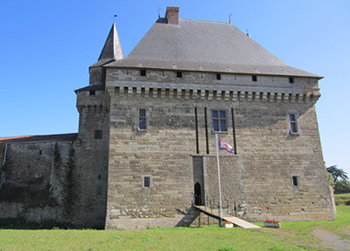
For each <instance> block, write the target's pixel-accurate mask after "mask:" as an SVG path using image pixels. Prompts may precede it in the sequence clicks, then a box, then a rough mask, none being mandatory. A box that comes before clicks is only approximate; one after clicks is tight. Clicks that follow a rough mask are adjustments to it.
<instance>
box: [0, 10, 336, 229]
mask: <svg viewBox="0 0 350 251" xmlns="http://www.w3.org/2000/svg"><path fill="white" fill-rule="evenodd" d="M89 72H90V83H89V85H88V86H87V87H84V88H81V89H78V90H76V91H75V92H76V94H77V103H76V106H77V110H78V112H79V131H78V133H73V134H63V135H44V136H25V137H11V138H0V158H1V161H2V162H1V179H0V217H1V218H24V219H25V220H27V221H29V222H39V223H41V222H52V224H61V225H66V226H72V227H90V228H105V229H115V228H122V229H144V228H152V227H171V226H195V225H200V224H203V223H205V224H207V223H208V224H209V223H210V219H208V218H207V217H204V216H203V213H201V212H199V211H197V210H196V209H195V208H194V207H193V205H206V206H208V207H210V208H216V207H218V203H219V199H218V198H219V195H218V194H219V186H218V173H217V156H216V148H217V145H216V140H215V139H216V136H215V135H218V136H219V137H220V138H221V139H222V140H223V141H225V142H227V143H228V144H230V145H231V146H233V148H234V153H230V152H226V151H220V171H221V190H222V202H223V207H224V210H225V211H226V212H227V213H229V214H232V215H238V216H239V217H242V218H243V219H246V220H248V221H262V220H264V219H266V218H275V219H278V220H282V221H301V220H332V219H333V211H332V197H331V193H330V190H329V186H328V184H327V179H326V171H325V166H324V161H323V156H322V149H321V144H320V138H319V130H318V125H317V118H316V110H315V104H316V102H317V100H318V99H319V97H320V91H319V85H318V81H319V80H320V79H321V78H322V77H320V76H318V75H315V74H312V73H309V72H305V71H302V70H299V69H296V68H293V67H290V66H288V65H287V64H285V63H284V62H282V61H281V60H280V59H278V58H277V57H275V56H274V55H272V54H271V53H270V52H268V51H267V50H265V49H264V48H263V47H261V46H260V45H259V44H257V43H256V42H255V41H253V40H252V39H251V38H250V37H249V36H248V35H247V34H244V33H243V32H241V31H240V30H238V29H237V28H236V27H235V26H234V25H232V24H229V23H219V22H210V21H197V20H188V19H180V18H179V8H178V7H168V8H167V10H166V14H165V17H164V18H163V17H160V18H159V19H158V20H157V21H156V23H155V24H154V25H153V26H152V27H151V29H150V30H149V31H148V32H147V34H146V35H145V36H144V37H143V38H142V40H141V41H140V42H139V43H138V44H137V46H136V47H135V48H134V49H133V50H132V52H131V53H130V54H129V55H128V56H127V57H125V58H124V55H123V51H122V47H121V44H120V41H119V37H118V34H117V30H116V26H115V24H113V26H112V28H111V30H110V32H109V34H108V37H107V40H106V42H105V44H104V47H103V49H102V52H101V55H100V57H99V59H98V61H97V62H96V63H95V64H93V65H92V66H90V68H89Z"/></svg>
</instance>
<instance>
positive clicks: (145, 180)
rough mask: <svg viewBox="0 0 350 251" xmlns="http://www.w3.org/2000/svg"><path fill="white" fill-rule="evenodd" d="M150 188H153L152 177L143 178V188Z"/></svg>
mask: <svg viewBox="0 0 350 251" xmlns="http://www.w3.org/2000/svg"><path fill="white" fill-rule="evenodd" d="M150 186H151V177H150V176H144V177H143V187H150Z"/></svg>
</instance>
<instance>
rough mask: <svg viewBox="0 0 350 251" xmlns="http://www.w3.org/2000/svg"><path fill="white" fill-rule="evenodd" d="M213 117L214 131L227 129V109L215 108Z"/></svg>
mask: <svg viewBox="0 0 350 251" xmlns="http://www.w3.org/2000/svg"><path fill="white" fill-rule="evenodd" d="M212 118H213V129H214V131H216V132H220V131H221V132H225V131H227V126H226V112H225V111H219V110H213V111H212Z"/></svg>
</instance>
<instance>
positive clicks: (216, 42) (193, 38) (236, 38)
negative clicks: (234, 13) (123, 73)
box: [105, 18, 321, 78]
mask: <svg viewBox="0 0 350 251" xmlns="http://www.w3.org/2000/svg"><path fill="white" fill-rule="evenodd" d="M105 66H107V67H132V68H134V67H137V68H157V69H172V70H176V69H177V70H184V71H207V72H222V73H225V72H228V73H241V74H264V75H265V74H267V75H288V76H308V77H317V78H321V77H320V76H318V75H315V74H312V73H309V72H305V71H302V70H299V69H296V68H293V67H290V66H288V65H287V64H285V63H284V62H282V61H281V60H280V59H278V58H277V57H276V56H274V55H272V54H271V53H270V52H269V51H267V50H266V49H264V48H263V47H262V46H260V45H259V44H258V43H256V42H255V41H254V40H253V39H251V38H250V37H248V36H247V35H246V34H245V33H243V32H242V31H240V30H239V29H238V28H237V27H235V26H234V25H232V24H228V23H220V22H210V21H197V20H188V19H180V21H179V25H172V24H166V23H164V20H163V19H162V18H161V19H159V20H158V21H157V22H156V23H155V24H154V25H153V26H152V28H151V29H150V30H149V31H148V32H147V34H146V35H145V36H144V37H143V38H142V40H141V41H140V42H139V43H138V44H137V45H136V47H135V48H134V49H133V50H132V51H131V53H130V54H129V55H128V56H127V57H125V58H123V59H120V60H116V61H113V62H111V63H107V64H106V65H105Z"/></svg>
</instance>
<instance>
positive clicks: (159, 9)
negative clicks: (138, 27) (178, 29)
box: [157, 7, 162, 18]
mask: <svg viewBox="0 0 350 251" xmlns="http://www.w3.org/2000/svg"><path fill="white" fill-rule="evenodd" d="M157 10H158V18H160V11H161V10H162V9H161V8H160V7H158V9H157Z"/></svg>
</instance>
